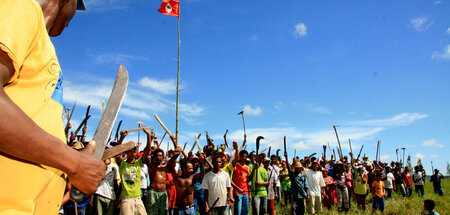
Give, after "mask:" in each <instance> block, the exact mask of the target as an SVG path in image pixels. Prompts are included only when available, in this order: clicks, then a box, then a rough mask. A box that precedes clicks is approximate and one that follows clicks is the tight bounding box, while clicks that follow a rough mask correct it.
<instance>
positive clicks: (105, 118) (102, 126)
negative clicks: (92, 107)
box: [92, 65, 128, 159]
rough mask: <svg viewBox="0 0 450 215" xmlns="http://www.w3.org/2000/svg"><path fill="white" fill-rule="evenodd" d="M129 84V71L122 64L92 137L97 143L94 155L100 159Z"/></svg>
mask: <svg viewBox="0 0 450 215" xmlns="http://www.w3.org/2000/svg"><path fill="white" fill-rule="evenodd" d="M127 86H128V71H127V69H126V68H125V67H124V66H123V65H120V66H119V71H118V72H117V76H116V80H115V82H114V87H113V89H112V91H111V95H110V96H109V99H108V104H107V105H106V109H105V112H104V113H103V115H102V118H101V120H100V123H99V124H98V127H97V130H96V131H95V134H94V138H92V139H93V140H94V141H95V142H96V143H97V144H96V148H95V153H94V156H95V157H96V158H98V159H101V158H102V156H103V152H104V151H105V146H106V142H107V141H108V137H109V134H110V133H111V131H112V128H113V126H114V122H115V121H116V118H117V114H118V113H119V109H120V106H121V105H122V101H123V98H124V97H125V92H126V91H127Z"/></svg>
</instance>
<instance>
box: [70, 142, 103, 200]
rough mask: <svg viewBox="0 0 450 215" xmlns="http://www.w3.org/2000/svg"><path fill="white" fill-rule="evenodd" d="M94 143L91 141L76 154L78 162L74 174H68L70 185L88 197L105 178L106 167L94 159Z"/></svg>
mask: <svg viewBox="0 0 450 215" xmlns="http://www.w3.org/2000/svg"><path fill="white" fill-rule="evenodd" d="M94 152H95V141H91V142H90V143H89V144H88V145H87V147H86V148H84V150H83V151H82V152H80V153H78V155H79V156H78V162H76V163H75V164H74V165H76V166H77V168H76V169H75V171H74V172H71V173H68V178H69V180H70V182H71V183H72V185H73V186H74V187H76V188H77V189H78V190H80V191H81V192H83V193H85V194H87V195H89V194H92V193H94V192H95V191H97V188H98V186H99V185H100V183H101V182H102V180H103V179H104V178H105V171H106V165H105V163H103V162H102V161H100V160H99V159H98V158H96V157H94V156H93V154H94Z"/></svg>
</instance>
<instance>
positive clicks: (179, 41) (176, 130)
mask: <svg viewBox="0 0 450 215" xmlns="http://www.w3.org/2000/svg"><path fill="white" fill-rule="evenodd" d="M180 9H181V2H180V5H179V7H178V11H179V12H178V74H177V107H176V128H175V140H176V142H177V144H178V103H179V100H180V91H179V89H180V51H181V40H180V15H181V13H180V12H181V11H180Z"/></svg>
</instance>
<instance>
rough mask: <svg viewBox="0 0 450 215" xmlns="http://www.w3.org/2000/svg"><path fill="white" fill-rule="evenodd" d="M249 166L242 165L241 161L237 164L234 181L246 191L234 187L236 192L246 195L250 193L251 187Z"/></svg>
mask: <svg viewBox="0 0 450 215" xmlns="http://www.w3.org/2000/svg"><path fill="white" fill-rule="evenodd" d="M249 174H250V173H249V168H248V166H247V165H245V164H244V166H241V165H240V164H239V163H237V164H236V167H235V168H234V172H233V177H232V181H233V183H234V184H235V185H236V186H238V187H239V188H241V189H242V190H243V191H244V192H242V193H239V191H238V190H237V189H233V193H234V194H241V195H246V194H249V188H248V183H247V182H248V175H249Z"/></svg>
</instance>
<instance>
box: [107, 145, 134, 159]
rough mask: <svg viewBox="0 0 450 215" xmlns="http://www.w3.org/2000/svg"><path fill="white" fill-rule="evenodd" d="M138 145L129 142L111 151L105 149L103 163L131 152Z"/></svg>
mask: <svg viewBox="0 0 450 215" xmlns="http://www.w3.org/2000/svg"><path fill="white" fill-rule="evenodd" d="M135 146H136V145H135V144H134V142H133V141H129V142H127V143H125V144H120V145H117V146H114V147H112V148H109V149H105V152H104V153H103V157H102V161H104V160H106V159H108V158H112V157H114V156H116V155H119V154H122V153H124V152H127V151H130V150H131V149H132V148H134V147H135Z"/></svg>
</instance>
